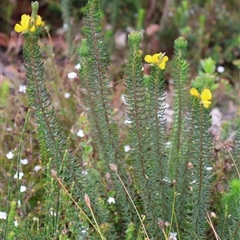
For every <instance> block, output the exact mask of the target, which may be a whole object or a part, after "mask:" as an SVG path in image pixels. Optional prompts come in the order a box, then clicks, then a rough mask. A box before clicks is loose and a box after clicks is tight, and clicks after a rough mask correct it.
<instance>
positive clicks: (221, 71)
mask: <svg viewBox="0 0 240 240" xmlns="http://www.w3.org/2000/svg"><path fill="white" fill-rule="evenodd" d="M217 71H218V72H219V73H223V72H224V71H225V68H224V67H223V66H218V67H217Z"/></svg>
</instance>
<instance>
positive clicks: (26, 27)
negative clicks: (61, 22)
mask: <svg viewBox="0 0 240 240" xmlns="http://www.w3.org/2000/svg"><path fill="white" fill-rule="evenodd" d="M44 25H45V23H44V22H43V21H42V17H41V16H39V15H37V18H36V21H34V19H33V18H32V17H30V16H29V15H27V14H23V15H22V17H21V22H20V24H18V23H17V24H16V25H15V27H14V30H15V31H16V32H17V33H21V32H35V31H36V27H38V26H42V27H43V26H44Z"/></svg>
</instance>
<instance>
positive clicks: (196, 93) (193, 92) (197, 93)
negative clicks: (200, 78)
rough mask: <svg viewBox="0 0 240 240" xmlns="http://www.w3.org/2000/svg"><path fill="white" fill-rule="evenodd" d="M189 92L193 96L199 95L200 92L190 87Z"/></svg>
mask: <svg viewBox="0 0 240 240" xmlns="http://www.w3.org/2000/svg"><path fill="white" fill-rule="evenodd" d="M190 94H191V95H192V96H194V97H199V96H200V94H199V92H198V90H197V89H196V88H191V89H190Z"/></svg>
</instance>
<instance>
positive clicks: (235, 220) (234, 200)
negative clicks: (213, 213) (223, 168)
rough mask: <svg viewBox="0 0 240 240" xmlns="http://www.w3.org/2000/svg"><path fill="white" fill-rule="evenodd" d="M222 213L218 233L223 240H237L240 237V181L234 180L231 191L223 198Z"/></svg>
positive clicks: (231, 183)
mask: <svg viewBox="0 0 240 240" xmlns="http://www.w3.org/2000/svg"><path fill="white" fill-rule="evenodd" d="M221 199H222V200H221V207H222V212H220V214H221V215H220V218H219V227H218V232H219V236H220V238H221V239H233V240H235V239H236V240H237V239H239V237H240V226H239V219H240V202H239V199H240V181H239V179H233V180H232V181H231V182H230V189H229V191H228V192H226V193H224V194H223V196H222V198H221Z"/></svg>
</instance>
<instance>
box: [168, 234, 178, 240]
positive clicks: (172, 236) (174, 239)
mask: <svg viewBox="0 0 240 240" xmlns="http://www.w3.org/2000/svg"><path fill="white" fill-rule="evenodd" d="M168 240H177V233H176V232H173V233H172V232H170V236H169V238H168Z"/></svg>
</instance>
